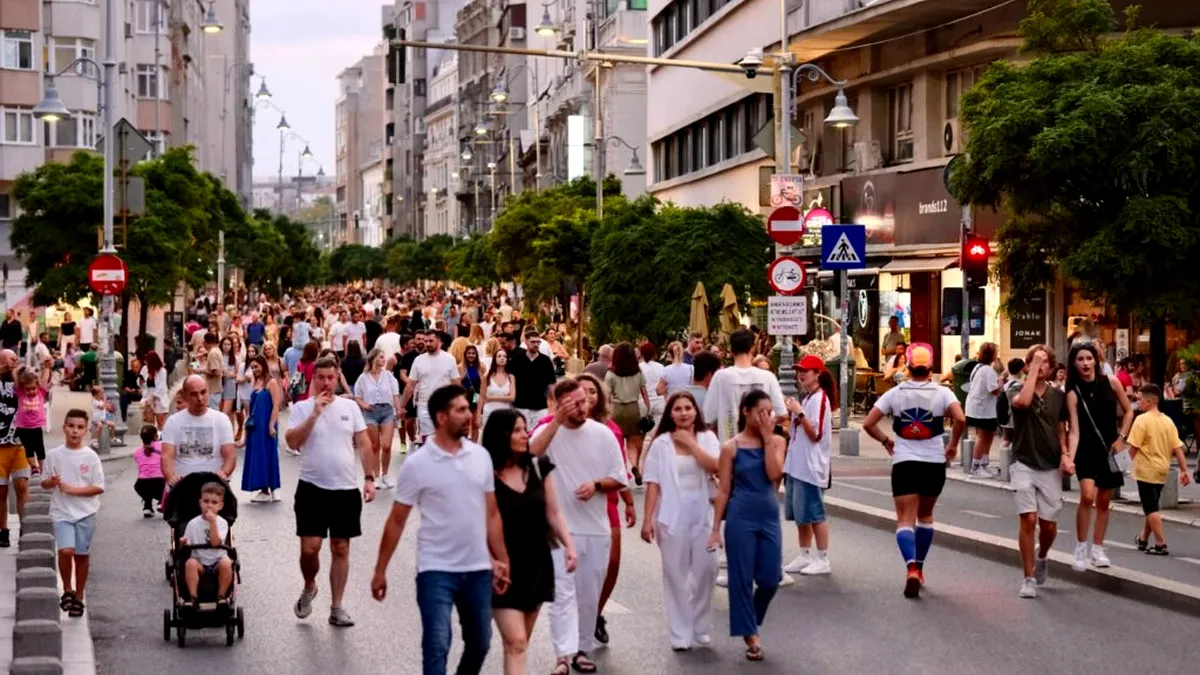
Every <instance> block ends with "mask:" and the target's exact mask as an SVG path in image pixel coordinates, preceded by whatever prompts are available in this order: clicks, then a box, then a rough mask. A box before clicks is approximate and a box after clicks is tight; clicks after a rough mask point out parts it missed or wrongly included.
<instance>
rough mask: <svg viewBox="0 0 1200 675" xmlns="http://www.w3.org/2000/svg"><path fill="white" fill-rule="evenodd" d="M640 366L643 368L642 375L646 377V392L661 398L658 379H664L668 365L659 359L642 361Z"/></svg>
mask: <svg viewBox="0 0 1200 675" xmlns="http://www.w3.org/2000/svg"><path fill="white" fill-rule="evenodd" d="M639 366H640V367H641V369H642V375H643V376H644V377H645V378H646V393H647V394H649V395H650V398H660V397H659V395H658V393H657V392H658V381H659V380H661V379H662V377H663V371H665V370H666V366H664V365H663V364H661V363H659V362H658V361H650V362H649V363H641V364H639Z"/></svg>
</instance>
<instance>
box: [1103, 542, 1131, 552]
mask: <svg viewBox="0 0 1200 675" xmlns="http://www.w3.org/2000/svg"><path fill="white" fill-rule="evenodd" d="M1104 545H1105V546H1116V547H1117V548H1123V549H1125V550H1126V551H1136V550H1138V547H1136V546H1134V545H1133V544H1126V543H1125V542H1123V541H1105V542H1104Z"/></svg>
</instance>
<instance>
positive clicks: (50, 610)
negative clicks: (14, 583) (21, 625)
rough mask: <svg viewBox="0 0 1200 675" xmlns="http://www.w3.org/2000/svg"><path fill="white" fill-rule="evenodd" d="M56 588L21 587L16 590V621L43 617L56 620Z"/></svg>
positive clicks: (57, 614)
mask: <svg viewBox="0 0 1200 675" xmlns="http://www.w3.org/2000/svg"><path fill="white" fill-rule="evenodd" d="M60 612H62V610H61V609H59V607H58V589H57V588H22V589H21V590H19V591H17V621H33V620H36V619H45V620H47V621H54V622H56V623H57V622H58V620H59V614H60Z"/></svg>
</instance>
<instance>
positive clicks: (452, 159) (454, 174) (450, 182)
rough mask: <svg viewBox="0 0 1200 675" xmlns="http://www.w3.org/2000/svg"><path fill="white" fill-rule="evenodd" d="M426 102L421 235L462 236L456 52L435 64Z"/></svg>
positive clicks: (448, 52) (450, 53)
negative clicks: (423, 212)
mask: <svg viewBox="0 0 1200 675" xmlns="http://www.w3.org/2000/svg"><path fill="white" fill-rule="evenodd" d="M428 98H429V103H428V104H427V105H426V106H425V149H424V152H423V156H424V164H423V167H422V168H423V173H424V185H425V187H426V190H427V191H428V193H429V194H427V195H426V196H425V219H424V231H423V235H424V236H426V237H429V236H433V235H436V234H445V235H450V236H461V233H460V231H459V228H460V223H459V221H458V199H457V198H456V197H455V193H456V192H457V191H458V183H459V180H460V176H459V170H460V163H461V157H460V154H459V153H460V150H459V141H458V107H457V105H456V104H457V101H458V54H457V53H456V52H452V51H447V52H446V53H445V55H444V56H443V58H442V62H441V63H439V64H438V65H437V66H436V67H435V68H434V74H433V78H432V79H431V80H430V83H429V97H428Z"/></svg>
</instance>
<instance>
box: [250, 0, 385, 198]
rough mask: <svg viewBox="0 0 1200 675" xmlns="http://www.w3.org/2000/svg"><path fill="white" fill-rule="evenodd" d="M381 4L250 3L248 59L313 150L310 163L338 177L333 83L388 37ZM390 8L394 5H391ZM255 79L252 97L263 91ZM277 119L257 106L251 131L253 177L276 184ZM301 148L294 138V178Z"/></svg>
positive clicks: (288, 152)
mask: <svg viewBox="0 0 1200 675" xmlns="http://www.w3.org/2000/svg"><path fill="white" fill-rule="evenodd" d="M384 4H385V3H384V0H336V2H334V1H331V0H253V2H251V3H250V59H251V61H252V62H253V63H254V70H255V72H256V73H257V75H259V76H262V77H265V78H266V79H267V88H268V89H270V90H271V94H272V98H271V102H272V103H274V104H275V105H277V106H279V108H281V109H282V110H283V111H284V112H286V113H287V120H288V123H289V124H290V125H291V128H292V131H294V132H295V133H297V134H299V135H300V136H302V137H303V138H305V139H306V140H308V141H309V142H310V143H311V144H312V151H313V155H314V158H313V161H312V162H305V166H304V173H305V175H312V174H313V173H315V172H316V171H317V168H318V166H319V165H320V166H324V167H325V173H327V174H329V175H330V176H332V175H333V173H334V169H335V162H334V155H333V152H334V149H333V134H334V131H333V105H334V102H335V100H336V99H337V83H336V82H335V80H334V78H335V77H336V76H337V74H338V73H339V72H341V71H342V70H343V69H344V68H346V67H348V66H351V65H353V64H354V63H355V62H356V61H358V59H359V58H361V57H362V56H364V55H366V54H369V53H370V52H371V50H372V49H373V48H374V46H375V45H376V44H378V43H379V41H380V40H382V38H383V33H382V29H381V25H380V23H381V22H380V16H381V11H382V10H381V8H382V7H383V5H384ZM389 4H390V3H389ZM258 83H259V79H258V77H255V78H254V80H253V81H252V82H251V92H255V91H257V90H258ZM278 122H279V113H277V112H276V111H275V110H274V109H273V108H271V107H270V106H266V105H263V104H259V106H258V114H257V117H256V118H255V125H254V176H255V178H259V177H264V178H273V177H275V176H276V174H277V173H278V170H279V131H278V130H276V128H275V125H276V124H278ZM303 149H304V143H303V142H302V141H299V140H297V139H295V138H291V137H289V138H288V140H287V143H286V145H285V148H284V155H283V174H284V176H285V177H286V176H294V175H296V164H297V160H298V156H299V154H300V151H301V150H303Z"/></svg>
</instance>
